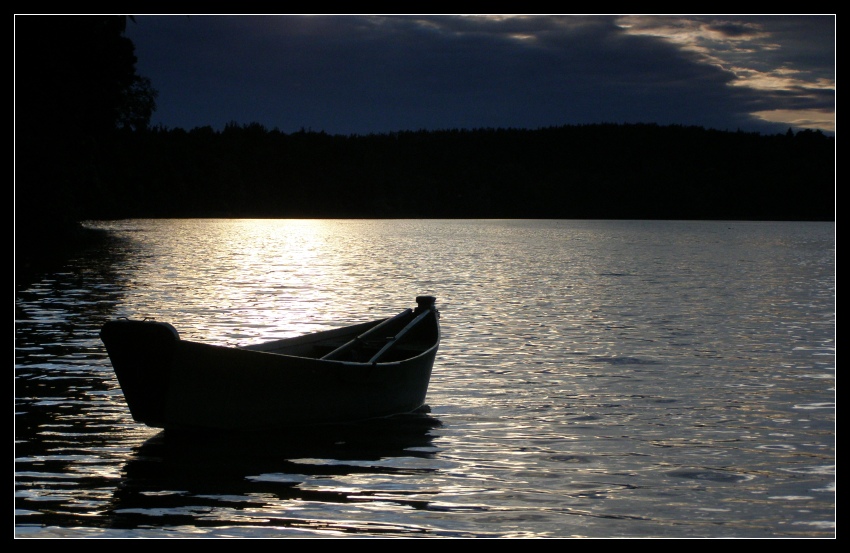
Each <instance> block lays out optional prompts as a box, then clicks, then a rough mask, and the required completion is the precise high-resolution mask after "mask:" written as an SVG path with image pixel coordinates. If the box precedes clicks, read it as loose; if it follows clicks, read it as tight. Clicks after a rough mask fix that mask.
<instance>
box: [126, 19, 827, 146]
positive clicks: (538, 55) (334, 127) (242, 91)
mask: <svg viewBox="0 0 850 553" xmlns="http://www.w3.org/2000/svg"><path fill="white" fill-rule="evenodd" d="M134 19H135V23H134V22H132V21H130V22H128V28H127V36H128V37H129V38H130V39H131V40H132V41H133V42H134V44H135V45H136V55H137V56H138V63H137V65H136V68H137V72H138V73H139V74H140V75H142V76H145V77H148V78H150V80H151V83H152V86H153V87H154V88H155V89H156V90H158V91H159V97H158V98H157V106H158V107H157V111H156V112H155V113H154V116H153V118H152V121H151V122H152V124H154V125H162V126H165V127H167V128H175V127H180V128H184V129H191V128H194V127H202V126H207V125H209V126H211V127H213V128H215V129H221V128H223V127H224V125H225V124H227V123H230V122H235V123H237V124H249V123H260V124H262V125H264V126H265V127H267V128H268V129H275V128H277V129H279V130H280V131H282V132H286V133H290V132H295V131H298V130H300V129H302V128H303V129H305V130H312V131H325V132H327V133H330V134H369V133H387V132H393V131H402V130H420V129H425V130H439V129H475V128H509V127H510V128H524V129H536V128H541V127H549V126H561V125H584V124H594V123H657V124H659V125H671V124H676V125H686V126H691V125H695V126H700V127H706V128H713V129H718V130H729V131H736V130H742V131H745V132H759V133H764V134H775V133H784V132H785V131H787V130H788V128H789V127H791V128H793V129H795V130H800V129H804V128H812V129H820V130H822V131H824V132H825V133H827V134H830V135H831V134H833V133H834V130H835V23H836V17H835V14H826V15H788V16H785V15H754V16H750V15H393V16H387V15H335V16H328V15H252V16H247V15H232V16H224V15H191V16H188V17H187V16H177V15H165V16H153V15H135V16H134Z"/></svg>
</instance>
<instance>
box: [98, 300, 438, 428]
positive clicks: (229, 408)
mask: <svg viewBox="0 0 850 553" xmlns="http://www.w3.org/2000/svg"><path fill="white" fill-rule="evenodd" d="M416 303H417V306H416V308H415V309H413V308H408V309H405V310H404V311H402V312H401V313H398V314H397V315H395V316H391V317H388V318H384V319H378V320H374V321H370V322H365V323H357V324H353V325H350V326H346V327H342V328H335V329H332V330H324V331H320V332H314V333H311V334H306V335H303V336H297V337H294V338H284V339H280V340H274V341H271V342H265V343H261V344H252V345H247V346H242V347H229V346H220V345H213V344H205V343H202V342H196V341H189V340H182V339H181V338H180V336H179V334H178V332H177V330H176V329H175V328H174V327H173V326H172V325H171V324H169V323H166V322H159V321H156V320H148V319H145V320H131V319H115V320H110V321H108V322H107V323H105V324H104V325H103V327H102V328H101V331H100V338H101V340H102V341H103V343H104V345H105V346H106V351H107V353H108V355H109V359H110V362H111V363H112V368H113V369H114V371H115V375H116V377H117V379H118V383H119V385H120V386H121V390H122V392H123V394H124V398H125V401H126V402H127V406H128V407H129V409H130V413H131V415H132V417H133V419H134V420H135V421H136V422H140V423H143V424H145V425H147V426H150V427H153V428H163V429H166V430H168V429H178V430H225V431H233V430H235V431H252V430H283V429H287V428H294V427H304V426H312V425H331V424H344V423H350V422H358V421H363V420H369V419H377V418H382V417H390V416H393V415H402V414H407V413H414V412H416V411H417V410H421V409H423V407H426V406H425V396H426V394H427V391H428V385H429V382H430V379H431V371H432V368H433V365H434V361H435V358H436V355H437V350H438V348H439V345H440V313H439V311H438V310H437V308H436V298H434V297H433V296H418V297H417V298H416Z"/></svg>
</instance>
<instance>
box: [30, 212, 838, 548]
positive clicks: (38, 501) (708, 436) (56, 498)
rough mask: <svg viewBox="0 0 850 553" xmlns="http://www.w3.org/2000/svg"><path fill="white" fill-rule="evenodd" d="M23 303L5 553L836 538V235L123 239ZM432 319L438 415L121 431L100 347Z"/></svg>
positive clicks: (161, 229)
mask: <svg viewBox="0 0 850 553" xmlns="http://www.w3.org/2000/svg"><path fill="white" fill-rule="evenodd" d="M88 225H89V226H92V227H96V228H102V229H109V230H110V231H111V238H110V240H109V241H108V242H107V243H106V244H105V245H103V246H102V247H99V248H93V249H91V250H89V251H86V252H82V253H80V255H78V256H77V257H74V258H73V259H70V260H69V261H68V263H67V265H66V266H65V267H64V268H63V269H61V270H59V271H57V272H53V273H50V274H46V275H44V277H43V278H39V279H38V280H37V281H35V282H33V283H27V284H26V285H25V286H18V287H17V289H16V322H15V536H16V537H19V538H42V537H81V538H82V537H85V538H89V537H91V538H97V537H106V538H116V537H117V538H134V537H186V538H190V537H250V538H270V537H282V538H307V537H310V538H321V537H330V538H335V537H346V536H348V537H423V538H427V537H433V538H442V537H453V538H475V537H482V538H496V537H501V538H512V537H516V538H520V537H542V538H571V537H586V538H645V537H657V538H698V537H700V538H701V537H705V538H785V537H788V538H833V537H835V512H836V505H835V496H836V491H835V478H836V474H835V409H836V408H835V322H836V321H835V270H836V269H835V226H834V224H833V223H776V222H737V221H731V222H730V221H725V222H688V221H660V222H659V221H655V222H648V221H646V222H644V221H531V220H528V221H526V220H386V221H385V220H380V221H379V220H126V221H114V222H90V223H88ZM419 294H428V295H433V296H436V297H437V306H438V308H439V309H440V312H441V315H442V317H441V322H442V329H443V341H442V344H441V348H440V352H439V354H438V358H437V362H436V364H435V366H434V372H433V376H432V379H431V385H430V388H429V391H428V398H427V403H428V405H429V406H430V413H429V414H427V415H423V416H420V417H413V418H411V419H409V420H408V419H402V420H399V421H388V422H385V423H381V424H378V425H374V426H371V427H366V428H359V429H356V430H353V431H352V432H351V434H350V435H346V436H342V437H337V438H335V439H334V440H332V441H329V442H325V441H323V440H312V439H309V437H304V439H299V438H298V437H292V436H274V435H268V436H263V437H259V438H252V439H245V438H238V437H230V438H225V437H217V436H200V437H181V438H180V439H174V438H172V437H171V436H165V435H164V434H162V433H160V432H159V431H157V430H156V429H152V428H148V427H145V426H143V425H140V424H138V423H135V422H134V421H133V420H132V417H131V416H130V414H129V411H128V409H127V407H126V404H125V403H124V401H123V396H122V393H121V390H120V387H119V386H118V382H117V380H116V379H115V377H114V374H113V372H112V368H111V365H110V363H109V359H108V357H107V355H106V352H105V350H104V348H103V344H102V343H101V342H100V340H99V338H98V331H99V329H100V326H101V325H102V324H103V323H104V322H105V321H107V320H109V319H112V318H116V317H131V318H143V317H153V318H156V319H158V320H161V321H168V322H171V323H172V324H173V325H174V326H175V327H176V328H177V329H178V330H179V331H180V333H181V336H182V337H183V338H187V339H192V340H198V341H204V342H209V343H215V344H226V345H245V344H250V343H256V342H262V341H265V340H267V339H270V338H278V337H286V336H290V335H297V334H301V333H304V332H308V331H312V330H317V329H323V328H328V327H331V326H337V325H343V324H348V323H351V322H358V321H365V320H370V319H373V318H378V317H383V316H390V315H393V314H395V313H397V312H399V311H401V310H402V309H404V308H407V307H411V306H414V304H415V302H414V298H415V296H416V295H419Z"/></svg>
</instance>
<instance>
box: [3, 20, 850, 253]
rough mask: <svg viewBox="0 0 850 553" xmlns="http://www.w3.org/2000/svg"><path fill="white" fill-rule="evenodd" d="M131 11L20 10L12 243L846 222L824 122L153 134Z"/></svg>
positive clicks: (150, 92)
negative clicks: (76, 233) (233, 225)
mask: <svg viewBox="0 0 850 553" xmlns="http://www.w3.org/2000/svg"><path fill="white" fill-rule="evenodd" d="M128 21H132V18H131V17H129V16H17V17H16V19H15V164H16V165H15V241H16V252H18V251H23V252H27V251H29V252H32V251H33V250H34V249H43V248H48V249H49V248H50V247H51V246H52V247H56V248H61V247H62V242H63V240H64V239H67V238H68V237H69V236H72V235H73V232H71V229H79V228H80V227H79V223H80V222H81V221H85V220H89V219H119V218H146V217H152V218H164V217H229V218H557V219H714V220H781V221H834V218H835V180H834V176H835V143H834V137H829V136H826V135H824V134H823V133H822V132H820V131H812V130H803V131H799V132H796V133H795V132H793V131H792V130H791V129H789V130H788V132H787V133H785V134H777V135H761V134H758V133H747V132H741V131H735V132H730V131H718V130H712V129H705V128H701V127H686V126H678V125H670V126H659V125H655V124H613V123H610V124H609V123H600V124H595V125H564V126H553V127H549V128H539V129H514V128H481V129H446V130H437V131H426V130H405V131H399V132H391V133H384V134H370V135H331V134H327V133H325V132H321V131H320V132H314V131H307V130H301V131H298V132H293V133H285V132H281V131H279V130H278V129H267V128H266V127H264V126H263V125H262V124H260V123H256V122H254V123H249V124H244V125H243V124H239V123H236V122H233V123H230V124H228V125H226V126H225V127H224V128H223V129H222V130H220V131H219V130H214V129H213V128H212V127H198V128H194V129H180V128H171V129H169V128H163V127H153V128H151V127H150V126H149V121H150V117H151V115H152V113H153V112H154V110H155V107H156V105H155V100H156V91H155V89H154V86H155V83H150V81H149V80H148V79H146V78H144V77H142V76H139V75H137V74H136V69H135V64H136V61H137V60H136V57H135V53H134V46H133V44H132V42H131V41H130V40H129V39H128V38H127V37H126V36H125V35H124V31H125V29H126V25H127V24H128Z"/></svg>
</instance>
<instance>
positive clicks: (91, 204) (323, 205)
mask: <svg viewBox="0 0 850 553" xmlns="http://www.w3.org/2000/svg"><path fill="white" fill-rule="evenodd" d="M834 153H835V151H834V138H831V137H827V136H825V135H824V134H823V133H821V132H819V131H801V132H797V133H793V132H791V131H789V132H788V133H787V134H784V135H782V134H780V135H775V136H765V135H760V134H750V133H743V132H721V131H713V130H706V129H703V128H699V127H682V126H657V125H652V124H635V125H616V124H599V125H584V126H562V127H552V128H546V129H538V130H518V129H478V130H446V131H411V132H397V133H387V134H376V135H367V136H343V135H329V134H326V133H323V132H296V133H292V134H286V133H282V132H279V131H277V130H267V129H266V128H264V127H263V126H262V125H260V124H256V123H255V124H250V125H242V126H240V125H237V124H230V125H227V126H226V127H225V128H224V129H223V130H222V131H215V130H213V129H211V128H209V127H206V128H196V129H193V130H190V131H186V130H183V129H157V128H154V129H150V130H144V131H133V130H127V131H124V132H118V133H116V135H115V136H114V139H113V140H110V141H109V142H108V143H107V144H105V145H104V146H103V148H102V150H101V151H100V152H99V155H100V158H99V160H98V161H97V164H98V166H97V167H96V168H93V170H92V173H93V174H96V175H97V179H98V184H99V186H98V187H97V188H96V189H95V188H94V187H93V188H92V189H91V192H94V193H93V194H89V195H88V197H87V198H86V202H85V206H84V207H85V208H84V209H83V211H82V213H83V214H84V215H85V217H87V218H126V217H276V218H278V217H279V218H287V217H299V218H300V217H306V218H312V217H316V218H325V217H370V218H371V217H374V218H386V217H394V218H569V219H575V218H579V219H580V218H594V219H623V218H626V219H730V220H814V221H824V220H833V219H834V213H835V202H834V198H835V194H834V192H835V186H834V184H835V181H834V169H835V164H834Z"/></svg>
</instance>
